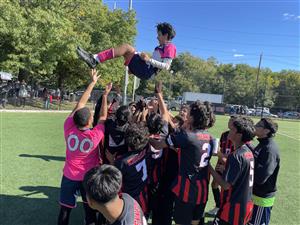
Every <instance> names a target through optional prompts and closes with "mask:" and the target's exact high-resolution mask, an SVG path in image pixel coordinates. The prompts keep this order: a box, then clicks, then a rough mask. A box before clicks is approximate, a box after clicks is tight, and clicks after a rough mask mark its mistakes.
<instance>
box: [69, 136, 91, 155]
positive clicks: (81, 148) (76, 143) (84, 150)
mask: <svg viewBox="0 0 300 225" xmlns="http://www.w3.org/2000/svg"><path fill="white" fill-rule="evenodd" d="M72 140H73V141H74V144H73V145H71V143H72ZM67 145H68V149H69V150H70V151H71V152H74V151H76V150H77V149H78V146H79V151H81V152H82V153H88V152H89V151H91V150H92V149H93V147H94V144H93V142H92V141H91V140H90V139H88V138H84V139H83V140H82V141H81V142H80V141H79V138H78V137H77V135H76V134H72V135H70V136H69V137H68V140H67ZM85 145H86V146H87V147H85Z"/></svg>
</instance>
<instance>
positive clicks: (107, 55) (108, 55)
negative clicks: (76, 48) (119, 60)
mask: <svg viewBox="0 0 300 225" xmlns="http://www.w3.org/2000/svg"><path fill="white" fill-rule="evenodd" d="M114 57H115V54H114V49H113V48H110V49H107V50H104V51H102V52H99V53H98V54H97V59H96V60H98V61H99V62H104V61H106V60H109V59H113V58H114Z"/></svg>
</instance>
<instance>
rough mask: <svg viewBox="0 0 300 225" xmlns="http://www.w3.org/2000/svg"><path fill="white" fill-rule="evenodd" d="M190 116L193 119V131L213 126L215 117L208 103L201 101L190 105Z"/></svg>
mask: <svg viewBox="0 0 300 225" xmlns="http://www.w3.org/2000/svg"><path fill="white" fill-rule="evenodd" d="M190 116H191V117H192V118H193V123H192V127H193V128H194V129H200V130H203V129H207V128H210V127H212V126H213V124H214V122H215V116H214V113H213V111H212V108H211V107H210V104H209V103H205V104H204V103H202V102H201V101H196V102H193V103H192V104H191V105H190Z"/></svg>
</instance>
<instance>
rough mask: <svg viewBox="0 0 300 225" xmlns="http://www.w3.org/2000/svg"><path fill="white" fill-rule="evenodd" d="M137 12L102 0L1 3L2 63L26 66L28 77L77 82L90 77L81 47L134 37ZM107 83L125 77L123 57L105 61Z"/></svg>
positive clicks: (128, 40) (17, 71)
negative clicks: (78, 51) (113, 7)
mask: <svg viewBox="0 0 300 225" xmlns="http://www.w3.org/2000/svg"><path fill="white" fill-rule="evenodd" d="M135 24H136V20H135V13H134V12H124V11H122V10H115V11H110V10H109V9H108V8H107V7H106V6H104V5H103V4H102V2H101V1H93V0H88V1H86V0H64V1H59V0H55V1H42V0H31V1H26V0H23V1H13V0H11V1H4V2H3V3H1V5H0V69H1V70H5V71H8V72H11V73H14V74H19V75H20V71H21V70H23V71H24V70H25V71H26V74H27V76H28V77H27V80H30V79H31V80H38V81H40V82H42V83H46V84H47V85H50V86H51V85H53V86H62V85H63V86H65V87H68V88H74V87H76V86H81V85H82V84H84V83H85V81H86V80H87V78H88V76H87V73H88V68H87V66H86V65H84V63H83V62H82V61H80V60H78V57H77V55H76V51H75V49H76V47H77V46H78V45H80V46H83V47H84V48H86V49H88V50H89V51H91V52H98V51H100V50H103V49H105V48H109V47H113V46H116V45H119V44H121V43H133V41H134V36H135V34H136V29H135ZM99 68H100V73H101V74H102V81H103V84H105V83H107V82H108V80H110V81H111V80H112V81H113V82H115V83H120V81H121V79H122V77H123V74H124V66H123V62H122V60H121V59H120V60H114V62H113V63H112V62H110V63H105V64H103V65H101V66H99Z"/></svg>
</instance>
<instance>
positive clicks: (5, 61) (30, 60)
mask: <svg viewBox="0 0 300 225" xmlns="http://www.w3.org/2000/svg"><path fill="white" fill-rule="evenodd" d="M136 23H137V20H136V17H135V13H134V11H130V12H125V11H123V10H120V9H118V10H113V11H112V10H109V8H108V7H107V6H106V5H104V4H103V3H102V2H101V1H94V0H52V1H45V0H9V1H1V4H0V70H1V71H6V72H11V73H13V74H15V75H16V76H17V77H18V78H19V80H22V79H25V80H26V81H27V82H28V83H30V82H39V83H41V84H42V85H46V86H53V87H63V88H64V89H73V90H74V89H76V88H78V87H80V86H82V85H84V84H85V83H86V80H87V79H88V76H87V73H88V68H87V67H86V65H85V64H84V63H82V62H81V61H80V60H78V58H77V55H76V51H75V49H76V47H77V46H78V45H80V46H82V47H83V48H85V49H88V50H89V51H91V52H97V51H99V50H102V49H106V48H109V47H112V46H116V45H119V44H122V43H130V44H134V39H135V36H136V33H137V30H136ZM154 26H155V24H154V25H153V32H155V27H154ZM178 35H180V34H178ZM179 51H180V49H179ZM180 52H182V51H180ZM99 67H100V68H99V70H100V71H101V72H100V73H101V74H102V79H101V80H102V81H103V83H102V84H101V85H104V84H105V83H106V82H108V81H110V80H111V81H113V82H114V83H117V84H122V83H123V79H124V65H123V59H116V60H113V61H108V62H106V63H104V64H101V65H100V66H99ZM256 76H257V68H256V67H251V66H249V65H247V64H236V65H234V64H222V63H220V62H218V61H217V60H216V59H215V58H213V57H211V58H208V59H202V58H199V57H196V56H193V55H191V54H190V53H188V52H184V53H181V54H179V55H178V56H177V58H176V59H175V60H174V61H173V63H172V68H171V70H170V71H162V72H160V73H159V75H158V76H157V77H156V78H155V79H154V80H150V81H141V83H140V86H139V88H138V90H137V93H138V94H142V95H151V94H152V93H153V89H154V82H155V80H158V79H159V80H162V81H163V82H164V86H165V93H166V96H167V97H169V98H172V97H175V96H179V95H181V94H182V92H184V91H194V92H204V93H213V94H224V102H225V103H228V104H242V105H248V106H249V107H253V106H254V105H259V106H261V105H265V106H268V107H273V108H277V109H278V110H279V109H282V110H300V72H299V71H295V70H282V71H280V72H273V71H272V70H271V69H268V68H263V69H261V71H260V74H259V79H258V82H256ZM256 87H257V88H256ZM128 89H129V90H131V89H132V78H131V81H130V83H129V88H128Z"/></svg>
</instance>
